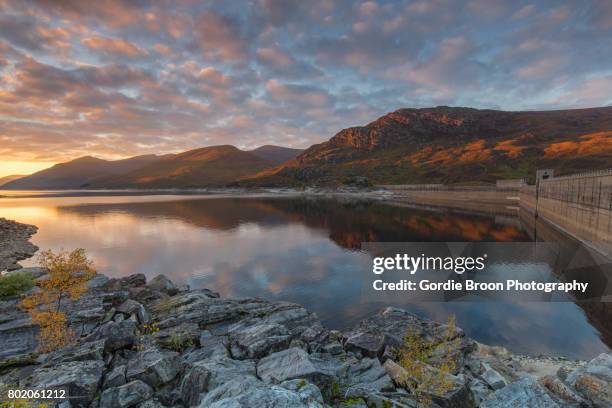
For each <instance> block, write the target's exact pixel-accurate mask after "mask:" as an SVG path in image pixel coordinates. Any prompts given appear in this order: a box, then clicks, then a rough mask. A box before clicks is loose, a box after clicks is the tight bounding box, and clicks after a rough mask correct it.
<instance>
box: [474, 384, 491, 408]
mask: <svg viewBox="0 0 612 408" xmlns="http://www.w3.org/2000/svg"><path fill="white" fill-rule="evenodd" d="M468 387H469V388H470V391H471V392H472V395H473V396H474V403H475V404H476V406H479V405H480V403H481V402H482V401H484V400H485V399H487V398H488V396H489V395H490V394H491V392H492V391H491V389H490V388H489V386H488V385H487V384H485V383H484V382H483V381H481V380H479V379H477V378H474V379H472V380H471V381H470V383H469V385H468Z"/></svg>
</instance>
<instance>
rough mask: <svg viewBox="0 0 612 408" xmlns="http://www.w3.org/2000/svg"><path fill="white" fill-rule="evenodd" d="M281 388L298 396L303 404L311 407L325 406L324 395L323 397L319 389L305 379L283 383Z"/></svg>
mask: <svg viewBox="0 0 612 408" xmlns="http://www.w3.org/2000/svg"><path fill="white" fill-rule="evenodd" d="M280 386H281V387H283V388H284V389H286V390H289V391H293V392H295V393H296V394H298V396H299V397H300V399H301V400H302V402H303V403H305V404H307V405H309V406H312V405H315V404H324V401H323V395H321V390H320V389H319V387H317V386H316V385H314V384H311V383H309V382H308V381H306V380H304V379H299V380H298V379H295V380H289V381H283V382H282V383H281V384H280Z"/></svg>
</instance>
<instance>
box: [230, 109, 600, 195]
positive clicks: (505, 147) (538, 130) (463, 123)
mask: <svg viewBox="0 0 612 408" xmlns="http://www.w3.org/2000/svg"><path fill="white" fill-rule="evenodd" d="M611 164H612V107H603V108H589V109H573V110H557V111H526V112H506V111H498V110H479V109H472V108H462V107H447V106H439V107H435V108H423V109H399V110H397V111H395V112H391V113H389V114H387V115H384V116H382V117H380V118H378V119H377V120H375V121H374V122H371V123H369V124H367V125H365V126H359V127H352V128H348V129H344V130H342V131H340V132H338V133H337V134H336V135H335V136H334V137H332V138H331V139H330V140H328V141H327V142H324V143H320V144H316V145H313V146H311V147H310V148H308V149H306V150H305V151H304V152H303V153H301V154H300V155H299V156H297V157H296V158H294V159H292V160H290V161H288V162H286V163H283V164H281V165H279V166H276V167H274V168H272V169H268V170H265V171H263V172H260V173H258V174H257V175H254V176H252V177H248V178H246V179H245V180H242V181H241V184H243V185H270V186H271V185H298V184H340V183H343V182H347V181H350V180H352V179H354V177H355V176H364V177H367V178H368V179H369V180H370V181H372V182H374V183H379V184H396V183H439V182H442V183H479V182H494V181H495V180H497V179H503V178H522V177H532V176H533V175H534V173H535V170H536V169H537V168H554V169H555V171H556V174H567V173H573V172H579V171H585V170H591V169H601V168H608V167H610V166H611Z"/></svg>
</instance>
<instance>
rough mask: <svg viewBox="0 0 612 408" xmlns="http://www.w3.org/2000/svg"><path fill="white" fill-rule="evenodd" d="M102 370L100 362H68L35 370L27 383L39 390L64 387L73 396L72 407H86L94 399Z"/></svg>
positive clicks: (102, 365)
mask: <svg viewBox="0 0 612 408" xmlns="http://www.w3.org/2000/svg"><path fill="white" fill-rule="evenodd" d="M103 370H104V363H103V362H102V361H70V362H65V363H61V364H57V365H54V366H51V367H42V368H37V369H35V370H34V372H33V373H32V375H31V378H30V380H29V381H28V383H29V386H30V387H34V388H41V389H43V388H64V387H65V388H67V389H68V395H70V396H74V398H73V399H71V403H72V404H73V406H76V407H86V406H88V405H89V403H91V401H93V399H94V396H95V394H96V391H97V390H98V387H99V385H100V381H101V379H102V372H103Z"/></svg>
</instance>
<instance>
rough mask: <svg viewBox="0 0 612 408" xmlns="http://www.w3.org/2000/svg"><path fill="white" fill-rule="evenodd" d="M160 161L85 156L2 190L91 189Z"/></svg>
mask: <svg viewBox="0 0 612 408" xmlns="http://www.w3.org/2000/svg"><path fill="white" fill-rule="evenodd" d="M159 159H160V158H159V157H158V156H154V155H146V156H136V157H132V158H130V159H123V160H114V161H111V160H102V159H98V158H95V157H91V156H84V157H80V158H78V159H75V160H72V161H69V162H66V163H60V164H56V165H54V166H52V167H50V168H48V169H45V170H41V171H39V172H36V173H34V174H31V175H29V176H25V177H22V178H20V179H17V180H14V181H11V182H9V183H6V184H4V185H3V186H2V188H3V189H9V190H10V189H14V190H44V189H50V190H55V189H57V190H61V189H78V188H83V187H89V186H90V185H91V183H92V182H93V181H94V180H96V179H98V178H100V177H108V176H111V175H113V174H121V173H125V172H129V171H132V170H134V169H137V168H140V167H142V166H145V165H147V164H150V163H153V162H155V161H157V160H159Z"/></svg>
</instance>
